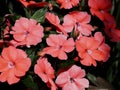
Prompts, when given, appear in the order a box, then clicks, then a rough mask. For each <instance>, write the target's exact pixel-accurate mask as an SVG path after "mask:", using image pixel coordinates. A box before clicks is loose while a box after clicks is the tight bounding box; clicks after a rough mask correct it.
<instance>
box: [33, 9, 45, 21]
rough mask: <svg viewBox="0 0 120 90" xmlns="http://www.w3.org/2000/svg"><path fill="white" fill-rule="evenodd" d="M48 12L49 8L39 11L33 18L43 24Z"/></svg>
mask: <svg viewBox="0 0 120 90" xmlns="http://www.w3.org/2000/svg"><path fill="white" fill-rule="evenodd" d="M46 12H47V8H42V9H39V10H37V11H36V12H35V13H34V14H33V15H32V17H31V18H32V19H35V20H37V21H38V22H40V23H43V22H44V20H45V14H46Z"/></svg>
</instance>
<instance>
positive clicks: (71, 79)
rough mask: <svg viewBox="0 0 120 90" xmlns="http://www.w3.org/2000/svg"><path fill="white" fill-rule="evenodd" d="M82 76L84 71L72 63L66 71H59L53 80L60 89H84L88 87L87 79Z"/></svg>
mask: <svg viewBox="0 0 120 90" xmlns="http://www.w3.org/2000/svg"><path fill="white" fill-rule="evenodd" d="M84 76H85V71H84V70H83V69H81V68H80V67H78V66H76V65H73V66H72V67H71V68H70V69H68V70H67V71H65V72H61V73H60V74H59V75H58V76H57V78H56V81H55V82H56V84H57V85H58V86H59V87H62V90H84V89H85V88H88V87H89V81H88V80H87V79H85V78H84Z"/></svg>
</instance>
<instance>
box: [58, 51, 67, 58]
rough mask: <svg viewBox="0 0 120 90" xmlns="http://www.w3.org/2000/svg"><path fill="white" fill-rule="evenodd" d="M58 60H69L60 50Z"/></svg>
mask: <svg viewBox="0 0 120 90" xmlns="http://www.w3.org/2000/svg"><path fill="white" fill-rule="evenodd" d="M58 58H59V59H60V60H67V58H68V57H67V54H66V53H65V52H64V51H63V50H59V51H58Z"/></svg>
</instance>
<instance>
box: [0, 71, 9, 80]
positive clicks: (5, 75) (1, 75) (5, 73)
mask: <svg viewBox="0 0 120 90" xmlns="http://www.w3.org/2000/svg"><path fill="white" fill-rule="evenodd" d="M8 74H9V70H7V71H5V72H2V73H1V74H0V81H1V82H5V81H6V80H7V77H8Z"/></svg>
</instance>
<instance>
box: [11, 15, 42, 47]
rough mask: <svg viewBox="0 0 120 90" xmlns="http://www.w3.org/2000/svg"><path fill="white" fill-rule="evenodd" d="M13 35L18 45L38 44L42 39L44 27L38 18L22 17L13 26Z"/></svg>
mask: <svg viewBox="0 0 120 90" xmlns="http://www.w3.org/2000/svg"><path fill="white" fill-rule="evenodd" d="M12 30H13V31H12V32H11V34H13V37H14V39H15V42H16V46H18V45H26V46H27V47H30V45H37V44H38V43H40V42H41V41H42V37H43V36H44V34H43V27H42V26H41V25H40V24H39V23H37V21H36V20H33V19H27V18H24V17H21V18H20V19H19V20H16V23H15V25H14V26H13V27H12Z"/></svg>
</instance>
